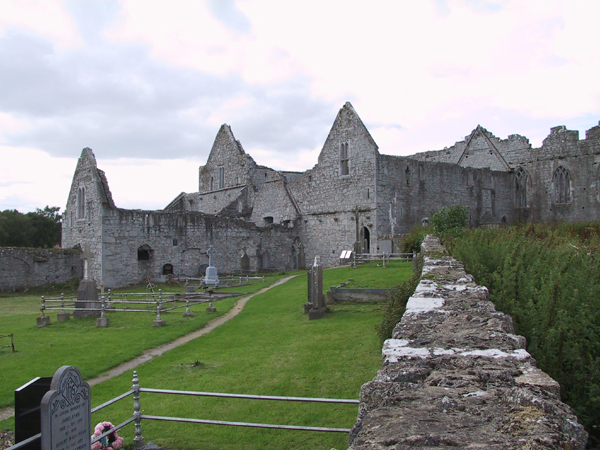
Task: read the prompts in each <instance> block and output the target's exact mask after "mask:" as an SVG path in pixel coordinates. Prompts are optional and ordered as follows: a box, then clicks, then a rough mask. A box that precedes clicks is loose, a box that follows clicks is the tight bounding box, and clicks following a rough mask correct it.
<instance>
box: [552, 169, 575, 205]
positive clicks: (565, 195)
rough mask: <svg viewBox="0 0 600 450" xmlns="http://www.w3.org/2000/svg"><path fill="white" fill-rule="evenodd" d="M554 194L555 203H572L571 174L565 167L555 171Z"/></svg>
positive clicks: (553, 179) (553, 180)
mask: <svg viewBox="0 0 600 450" xmlns="http://www.w3.org/2000/svg"><path fill="white" fill-rule="evenodd" d="M552 193H553V194H554V203H570V202H571V174H570V173H569V171H568V170H567V169H565V168H564V167H563V166H559V167H558V168H557V169H556V170H555V171H554V176H553V177H552Z"/></svg>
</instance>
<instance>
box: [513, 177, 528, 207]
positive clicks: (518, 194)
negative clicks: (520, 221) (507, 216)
mask: <svg viewBox="0 0 600 450" xmlns="http://www.w3.org/2000/svg"><path fill="white" fill-rule="evenodd" d="M528 185H530V180H529V174H528V173H527V172H526V171H525V170H524V169H523V168H522V167H519V168H518V169H517V172H516V174H515V207H516V208H527V207H528V206H529V205H528V202H527V186H528Z"/></svg>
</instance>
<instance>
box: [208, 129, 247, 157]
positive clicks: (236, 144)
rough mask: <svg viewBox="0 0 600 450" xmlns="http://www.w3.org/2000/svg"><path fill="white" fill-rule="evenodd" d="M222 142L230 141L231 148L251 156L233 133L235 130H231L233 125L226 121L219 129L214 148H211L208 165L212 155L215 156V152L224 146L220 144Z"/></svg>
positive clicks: (240, 153)
mask: <svg viewBox="0 0 600 450" xmlns="http://www.w3.org/2000/svg"><path fill="white" fill-rule="evenodd" d="M221 143H230V144H231V146H230V148H233V149H234V151H237V152H238V153H239V155H244V156H247V157H249V158H251V156H250V155H248V154H247V153H246V152H245V151H244V148H243V147H242V143H241V142H240V141H238V140H237V139H236V138H235V136H234V135H233V131H231V126H229V125H227V124H226V123H224V124H223V125H221V128H219V131H218V132H217V135H216V136H215V140H214V142H213V145H212V148H211V149H210V154H209V155H208V159H207V161H206V164H207V165H208V164H209V163H210V160H211V157H212V156H213V154H214V152H216V151H219V150H221V149H222V148H223V146H222V145H219V144H221Z"/></svg>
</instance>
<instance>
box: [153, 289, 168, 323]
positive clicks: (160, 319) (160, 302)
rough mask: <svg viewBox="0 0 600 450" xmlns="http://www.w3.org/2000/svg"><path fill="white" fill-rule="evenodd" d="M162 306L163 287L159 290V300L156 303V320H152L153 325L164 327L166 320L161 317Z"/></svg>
mask: <svg viewBox="0 0 600 450" xmlns="http://www.w3.org/2000/svg"><path fill="white" fill-rule="evenodd" d="M161 308H162V289H159V290H158V302H157V303H156V320H153V321H152V326H153V327H162V326H164V325H165V321H164V320H163V319H162V318H161V317H160V309H161Z"/></svg>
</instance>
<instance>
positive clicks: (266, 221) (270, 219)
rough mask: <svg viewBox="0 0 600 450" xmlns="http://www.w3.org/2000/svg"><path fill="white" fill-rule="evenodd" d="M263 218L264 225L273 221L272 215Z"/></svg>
mask: <svg viewBox="0 0 600 450" xmlns="http://www.w3.org/2000/svg"><path fill="white" fill-rule="evenodd" d="M263 220H264V221H265V225H269V224H271V223H273V217H272V216H267V217H264V218H263Z"/></svg>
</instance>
